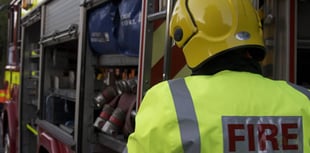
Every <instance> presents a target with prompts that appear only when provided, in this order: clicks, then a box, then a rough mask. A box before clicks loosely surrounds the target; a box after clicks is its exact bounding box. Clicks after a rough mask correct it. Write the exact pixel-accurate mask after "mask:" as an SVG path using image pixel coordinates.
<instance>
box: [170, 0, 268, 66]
mask: <svg viewBox="0 0 310 153" xmlns="http://www.w3.org/2000/svg"><path fill="white" fill-rule="evenodd" d="M262 35H263V33H262V26H261V23H260V19H259V17H258V14H257V12H256V10H255V9H254V8H253V6H252V4H251V2H250V0H203V1H201V0H177V2H176V5H175V8H174V11H173V13H172V17H171V21H170V36H171V37H172V38H173V39H174V40H175V42H176V44H177V45H178V46H179V47H181V48H183V52H184V56H185V58H186V62H187V65H188V66H189V67H190V68H191V69H195V68H197V67H199V65H200V64H202V63H204V62H205V61H207V60H209V59H210V58H211V57H214V56H215V55H218V53H222V52H227V51H230V50H234V49H237V48H251V50H250V52H251V53H252V54H253V55H252V57H254V58H256V59H257V60H258V61H261V60H262V59H263V58H264V56H265V49H264V44H263V36H262Z"/></svg>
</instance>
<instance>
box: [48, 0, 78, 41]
mask: <svg viewBox="0 0 310 153" xmlns="http://www.w3.org/2000/svg"><path fill="white" fill-rule="evenodd" d="M79 3H80V1H78V0H53V1H51V2H50V3H47V5H46V19H45V30H44V35H49V34H52V33H54V32H56V31H61V30H64V29H67V28H68V26H69V25H71V24H79V17H80V15H79V11H80V10H79V6H80V4H79Z"/></svg>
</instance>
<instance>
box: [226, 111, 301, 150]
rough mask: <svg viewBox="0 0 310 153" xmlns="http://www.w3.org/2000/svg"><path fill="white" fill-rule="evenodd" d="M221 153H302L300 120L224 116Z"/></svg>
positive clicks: (298, 117)
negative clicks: (222, 148)
mask: <svg viewBox="0 0 310 153" xmlns="http://www.w3.org/2000/svg"><path fill="white" fill-rule="evenodd" d="M222 126H223V142H224V153H303V129H302V117H300V116H278V117H274V116H272V117H271V116H264V117H255V116H247V117H240V116H224V117H222Z"/></svg>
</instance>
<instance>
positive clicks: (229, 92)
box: [124, 70, 310, 153]
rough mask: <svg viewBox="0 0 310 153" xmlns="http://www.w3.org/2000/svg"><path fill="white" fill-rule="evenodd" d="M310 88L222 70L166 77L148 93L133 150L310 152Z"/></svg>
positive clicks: (138, 152)
mask: <svg viewBox="0 0 310 153" xmlns="http://www.w3.org/2000/svg"><path fill="white" fill-rule="evenodd" d="M309 98H310V93H309V92H308V90H306V89H305V88H302V87H300V86H297V85H293V84H290V83H288V82H286V81H275V80H271V79H268V78H264V77H263V76H261V75H258V74H252V73H248V72H234V71H227V70H225V71H221V72H219V73H217V74H215V75H212V76H190V77H186V78H184V79H175V80H170V81H164V82H162V83H160V84H158V85H155V86H154V87H152V88H151V89H150V90H149V91H148V92H147V94H146V95H145V97H144V99H143V102H142V103H141V106H140V108H139V111H138V113H137V116H136V127H135V132H134V133H132V134H131V135H130V137H129V138H128V143H127V148H126V150H125V151H124V152H129V153H257V152H264V153H310V101H309Z"/></svg>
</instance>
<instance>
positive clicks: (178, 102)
mask: <svg viewBox="0 0 310 153" xmlns="http://www.w3.org/2000/svg"><path fill="white" fill-rule="evenodd" d="M168 83H169V86H170V90H171V93H172V97H173V101H174V105H175V108H176V113H177V117H178V122H179V127H180V132H181V139H182V145H183V150H184V153H200V133H199V127H198V121H197V117H196V113H195V109H194V104H193V100H192V97H191V95H190V92H189V90H188V88H187V86H186V84H185V80H184V79H175V80H170V81H168Z"/></svg>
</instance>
